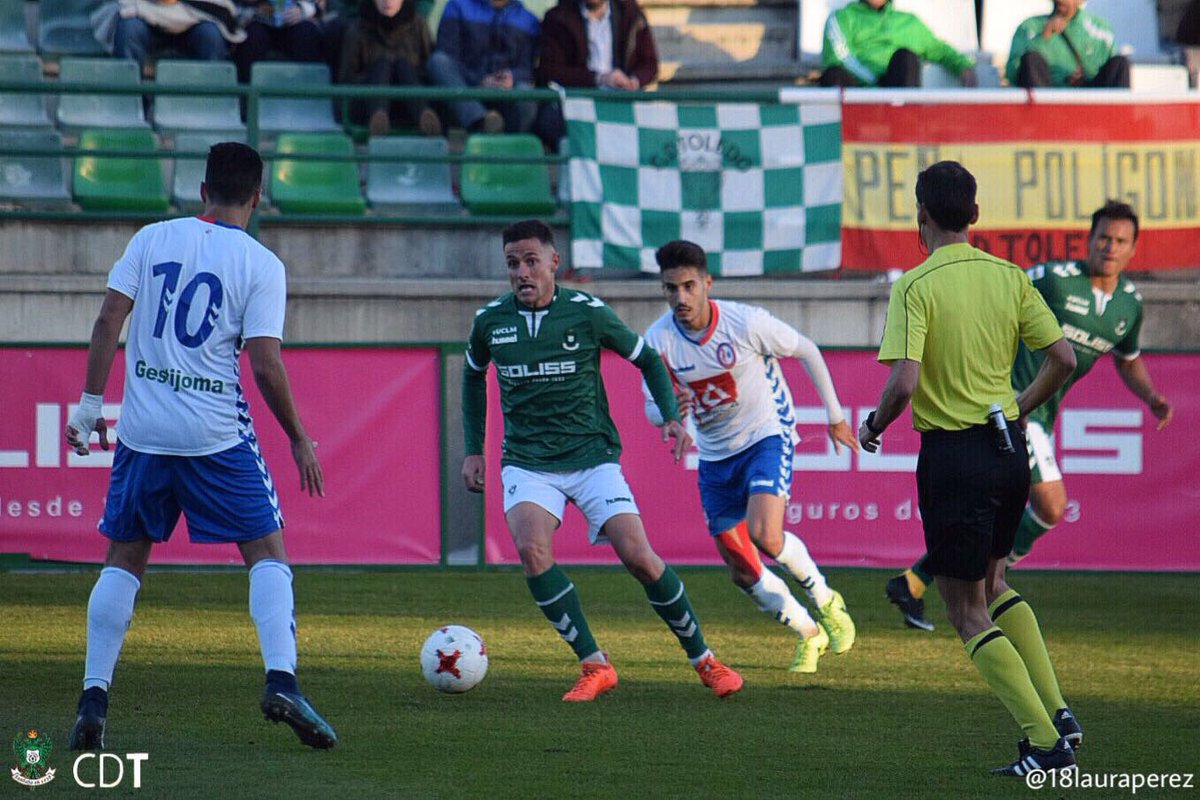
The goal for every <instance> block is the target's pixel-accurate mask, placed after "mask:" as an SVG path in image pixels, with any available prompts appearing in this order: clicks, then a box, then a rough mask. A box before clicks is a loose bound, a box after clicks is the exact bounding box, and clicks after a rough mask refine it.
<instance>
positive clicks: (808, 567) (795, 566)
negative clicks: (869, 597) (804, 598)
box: [775, 531, 833, 608]
mask: <svg viewBox="0 0 1200 800" xmlns="http://www.w3.org/2000/svg"><path fill="white" fill-rule="evenodd" d="M775 560H776V561H778V562H779V563H780V564H782V565H783V566H784V567H785V568H786V569H787V571H788V572H790V573H792V577H793V578H795V579H796V580H797V581H799V583H800V586H801V588H803V589H804V591H805V592H807V593H808V596H809V597H810V598H812V601H813V602H814V603H816V604H817V608H820V607H821V606H823V605H825V604H826V603H828V602H829V598H831V597H833V592H832V591H830V589H829V584H827V583H825V576H824V575H822V574H821V570H819V569H817V565H816V563H815V562H814V561H813V560H812V558H811V557H809V555H808V548H807V547H805V546H804V542H802V541H800V537H798V536H796V535H795V534H793V533H788V532H787V531H784V532H783V549H782V550H780V551H779V555H777V556H775Z"/></svg>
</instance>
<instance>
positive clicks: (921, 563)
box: [912, 553, 933, 586]
mask: <svg viewBox="0 0 1200 800" xmlns="http://www.w3.org/2000/svg"><path fill="white" fill-rule="evenodd" d="M928 565H929V553H924V554H923V555H922V556H921V557H920V558H918V559H917V563H915V564H913V565H912V571H913V575H916V576H917V577H918V578H920V579H921V582H922V583H924V584H925V585H926V586H929V585H930V584H932V583H933V576H932V575H930V574H929V570H928V569H927V567H928Z"/></svg>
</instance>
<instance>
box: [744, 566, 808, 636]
mask: <svg viewBox="0 0 1200 800" xmlns="http://www.w3.org/2000/svg"><path fill="white" fill-rule="evenodd" d="M742 591H744V592H745V593H746V594H748V595H750V599H751V600H753V601H754V604H755V605H757V606H758V608H759V610H760V611H764V612H766V613H768V614H770V615H771V616H773V617H775V619H776V620H778V621H779V622H782V623H783V624H784V625H787V626H788V627H789V628H791V629H792V630H793V631H795V632H796V633H798V634H800V635H801V636H803V637H805V638H808V637H809V636H814V635H816V633H817V623H816V622H813V618H812V617H810V616H809V615H808V611H807V610H806V609H805V608H804V606H802V605H800V601H799V600H797V599H796V598H795V597H793V596H792V593H791V592H790V591H788V587H787V584H786V583H784V582H783V579H782V578H780V577H779V576H778V575H776V574H775V573H774V572H772V571H771V570H769V569H764V570H763V571H762V575H761V576H759V579H758V583H756V584H754V585H753V586H749V587H747V588H745V589H743V590H742Z"/></svg>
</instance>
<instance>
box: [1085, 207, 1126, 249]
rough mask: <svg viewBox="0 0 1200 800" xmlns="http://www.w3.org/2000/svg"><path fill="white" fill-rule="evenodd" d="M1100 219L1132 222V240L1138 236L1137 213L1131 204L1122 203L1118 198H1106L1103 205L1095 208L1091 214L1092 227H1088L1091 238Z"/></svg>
mask: <svg viewBox="0 0 1200 800" xmlns="http://www.w3.org/2000/svg"><path fill="white" fill-rule="evenodd" d="M1102 219H1127V220H1129V221H1130V222H1132V223H1133V240H1134V241H1135V242H1136V241H1137V237H1138V215H1137V212H1136V211H1134V210H1133V206H1131V205H1129V203H1122V202H1121V201H1120V200H1106V201H1105V202H1104V205H1102V206H1100V207H1099V208H1097V209H1096V212H1095V213H1094V214H1092V227H1091V228H1089V229H1088V238H1089V239H1090V238H1092V234H1093V233H1095V232H1096V228H1098V227H1100V220H1102Z"/></svg>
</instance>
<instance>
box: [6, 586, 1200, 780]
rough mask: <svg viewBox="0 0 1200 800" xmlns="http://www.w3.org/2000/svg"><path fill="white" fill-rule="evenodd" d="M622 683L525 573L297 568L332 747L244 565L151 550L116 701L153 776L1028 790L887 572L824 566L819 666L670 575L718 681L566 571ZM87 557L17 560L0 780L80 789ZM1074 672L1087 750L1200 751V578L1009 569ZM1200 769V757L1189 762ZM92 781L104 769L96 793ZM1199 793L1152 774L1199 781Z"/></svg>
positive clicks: (993, 727) (954, 667) (115, 743)
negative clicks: (25, 778)
mask: <svg viewBox="0 0 1200 800" xmlns="http://www.w3.org/2000/svg"><path fill="white" fill-rule="evenodd" d="M568 573H569V574H570V575H571V577H572V578H573V580H574V581H575V583H576V585H577V586H578V588H579V590H580V592H581V595H582V598H583V602H584V609H585V611H586V612H587V614H588V617H589V621H590V622H591V625H592V628H593V631H594V633H595V634H596V637H597V640H598V641H599V642H600V644H601V646H603V647H605V648H606V649H607V650H608V651H609V652H610V653H611V656H612V659H613V662H614V663H615V665H616V666H617V669H618V671H619V673H620V678H621V684H620V686H619V687H618V688H617V689H616V690H615V691H614V692H612V693H611V694H610V695H608V696H605V697H603V698H601V699H600V700H599V701H597V702H596V703H592V704H565V703H562V702H560V700H559V697H560V696H561V695H562V693H563V692H564V691H565V690H566V689H567V688H568V687H569V686H570V685H571V683H572V682H573V680H574V678H575V677H576V674H577V668H576V666H575V663H574V659H573V658H572V655H571V652H570V650H569V649H568V648H567V647H566V645H564V644H563V643H562V642H561V641H560V640H559V639H558V637H557V636H555V635H554V633H553V631H552V630H551V628H550V626H549V625H548V624H547V623H546V621H545V619H544V618H542V616H541V615H540V614H539V613H538V611H537V609H536V608H535V607H534V605H533V603H532V602H531V600H530V599H529V596H528V594H527V592H526V589H525V585H524V581H523V580H522V579H521V576H520V574H519V573H517V572H514V571H508V570H494V571H455V570H420V569H409V570H403V569H401V570H367V571H336V570H315V569H313V570H309V569H299V570H297V573H296V582H295V585H296V595H297V620H298V630H299V634H298V635H299V642H300V681H301V686H302V687H303V688H304V689H305V690H306V692H307V693H308V694H309V695H310V697H311V698H312V699H313V702H314V703H315V704H316V706H317V707H318V708H319V709H320V710H321V711H322V713H324V714H325V715H326V716H327V717H328V718H329V720H330V721H331V722H332V723H333V724H334V726H335V727H336V728H337V729H338V732H339V734H340V736H341V743H340V744H339V746H338V747H337V748H336V749H334V750H331V751H326V752H317V751H312V750H309V749H308V748H305V747H303V746H301V745H300V744H299V742H298V741H297V740H296V738H295V737H294V736H293V734H292V733H291V731H290V730H288V729H287V728H285V727H283V726H281V725H272V724H270V723H267V722H265V721H263V719H262V717H261V715H260V714H259V712H258V698H259V693H260V691H261V683H262V675H261V661H260V660H259V655H258V645H257V640H256V639H255V636H254V628H253V625H252V623H251V621H250V619H249V615H248V612H247V609H246V590H247V580H246V577H245V574H244V573H234V572H229V573H224V572H177V571H159V572H151V573H150V574H149V575H148V576H147V579H146V581H145V582H144V585H143V589H142V591H141V594H140V596H139V598H138V607H137V612H136V614H135V616H134V621H133V626H132V628H131V629H130V632H129V636H128V639H127V640H126V645H125V650H124V653H123V654H122V658H121V662H120V664H119V665H118V667H117V674H116V681H115V685H114V687H113V692H112V705H111V707H110V710H109V726H108V737H107V738H108V745H109V749H110V750H111V751H113V752H115V753H119V754H123V753H126V752H147V753H149V760H148V761H147V762H146V763H145V765H144V766H143V775H142V779H143V788H142V789H141V790H138V791H134V790H132V789H130V788H129V780H128V779H127V780H126V782H125V788H124V789H114V790H109V791H107V792H105V793H104V794H105V796H109V797H146V798H152V797H153V798H290V797H297V798H301V797H302V798H309V797H315V798H320V799H321V800H334V799H335V798H377V797H378V798H488V797H498V798H548V799H550V798H553V799H555V800H557V799H559V798H620V799H621V800H637V799H639V798H654V800H661V799H662V798H689V799H690V800H695V799H696V798H755V800H757V799H758V798H807V797H813V798H818V797H819V798H885V797H886V798H889V800H890V799H891V798H906V797H920V798H926V797H928V798H975V797H987V798H991V797H996V798H1013V797H1017V798H1019V797H1027V796H1031V795H1032V796H1044V797H1062V796H1069V797H1097V798H1098V797H1116V796H1126V797H1128V796H1130V795H1129V793H1128V792H1127V791H1126V792H1121V791H1115V790H1108V791H1078V790H1077V791H1075V792H1061V791H1059V792H1051V791H1049V790H1047V791H1044V792H1042V793H1040V795H1035V794H1034V793H1033V792H1031V790H1029V789H1027V788H1026V787H1025V786H1024V784H1023V783H1022V782H1021V781H1019V780H1012V779H1009V780H1005V779H1000V778H993V777H991V776H990V775H988V774H987V769H988V768H989V767H992V766H996V765H999V764H1001V763H1005V762H1007V761H1009V760H1011V759H1012V758H1014V757H1015V755H1016V740H1017V738H1018V737H1019V731H1018V729H1017V728H1016V725H1015V724H1014V723H1013V722H1012V720H1011V719H1010V718H1009V716H1008V714H1007V713H1006V712H1005V711H1004V709H1003V707H1002V706H1001V705H1000V703H999V701H998V700H996V699H995V698H994V697H992V696H991V695H990V694H989V693H988V691H987V690H986V687H985V686H984V683H983V680H982V679H981V678H980V676H979V675H978V673H977V672H976V671H975V669H974V668H973V667H972V665H971V664H970V662H969V661H968V659H967V657H966V655H965V654H964V653H963V649H962V646H961V645H960V644H959V642H958V640H957V638H956V637H955V636H954V634H953V632H952V631H951V629H950V626H949V625H948V624H947V623H946V620H945V616H944V614H943V613H942V608H941V602H940V600H939V599H938V597H937V596H936V593H933V594H931V595H930V596H929V598H928V605H929V610H930V617H931V619H933V620H934V622H935V623H936V624H937V631H936V632H935V633H933V634H926V633H923V632H919V631H912V630H908V629H906V628H904V627H903V626H902V623H901V621H900V617H899V614H897V613H896V612H895V610H894V609H893V608H892V607H891V606H890V605H888V603H887V601H886V600H885V599H884V597H883V584H884V581H885V580H886V578H887V577H888V573H886V572H883V571H879V570H830V571H829V577H830V582H831V584H832V585H833V586H834V587H835V588H838V589H840V590H841V592H842V593H843V594H844V595H845V597H846V601H847V604H848V606H849V609H850V612H851V613H852V614H853V616H854V618H855V620H856V621H857V623H858V642H857V643H856V644H855V646H854V649H853V650H852V651H851V652H850V653H848V654H846V655H843V656H834V655H832V654H828V655H826V656H825V657H824V658H823V659H822V660H821V666H820V671H819V672H818V673H817V674H816V675H813V676H800V675H792V674H790V673H788V672H787V670H786V667H787V665H788V663H789V661H790V659H791V655H792V645H793V639H792V637H791V635H790V634H789V633H788V631H787V630H786V629H784V628H783V627H782V626H780V625H778V624H777V623H775V622H773V621H772V620H770V619H768V618H767V617H766V616H765V615H763V614H761V613H759V612H758V611H757V610H756V609H755V608H754V607H753V605H752V604H751V603H750V602H749V601H748V600H747V599H746V598H745V597H743V596H742V594H741V592H740V591H738V590H737V589H736V588H734V586H733V585H732V584H731V583H729V581H728V579H727V578H726V577H725V575H724V573H723V572H722V571H719V570H712V569H690V570H689V569H684V570H680V574H681V575H682V576H683V578H684V580H685V582H686V584H687V587H688V590H689V592H690V593H691V596H692V600H693V602H694V604H695V606H696V609H697V612H698V614H699V615H700V618H701V621H702V622H703V624H704V628H705V633H706V636H707V638H708V641H709V643H710V645H711V646H712V647H713V648H714V649H715V650H716V651H717V653H718V655H719V656H720V657H721V658H722V659H723V660H725V661H726V662H727V663H729V664H730V665H732V666H734V667H735V668H737V669H738V670H740V671H741V672H742V674H743V676H744V677H745V679H746V685H745V688H744V689H743V690H742V692H741V693H740V694H738V695H735V696H733V697H731V698H729V699H727V700H723V701H721V700H717V699H716V698H714V697H713V696H712V695H711V694H710V692H709V691H708V690H707V689H705V688H703V687H702V686H701V684H700V682H699V680H698V679H697V677H696V675H695V674H694V673H693V672H692V670H691V669H690V668H689V667H688V664H687V662H686V660H685V659H684V657H683V653H682V651H681V650H680V649H679V647H678V645H677V644H676V642H675V640H674V638H673V637H672V636H670V635H669V633H668V631H667V630H666V628H665V626H664V625H663V624H662V623H661V622H660V621H659V620H658V618H657V617H656V616H655V615H654V614H653V612H652V611H651V610H650V608H649V606H648V604H647V603H646V600H645V596H644V594H643V593H642V591H641V589H640V587H639V586H638V585H637V584H636V583H635V582H634V581H633V580H632V579H631V578H629V577H628V576H627V575H626V574H624V573H623V572H620V571H613V570H595V569H593V570H589V569H580V568H576V569H569V570H568ZM94 579H95V572H94V571H80V572H63V573H54V572H48V571H36V570H35V571H29V572H21V571H12V572H7V573H4V574H0V619H2V620H3V624H2V625H0V723H2V725H0V734H3V735H4V736H5V737H8V738H6V739H5V746H4V747H3V750H2V751H0V752H4V753H8V754H9V755H7V756H4V758H5V759H7V761H12V762H13V763H11V764H10V763H7V761H6V763H4V764H3V765H0V766H3V767H4V772H5V774H4V775H2V776H0V784H3V788H2V789H0V796H5V797H8V796H13V797H15V796H18V794H17V793H18V792H21V793H23V794H21V796H32V795H29V794H28V792H30V791H32V792H34V793H36V794H37V795H38V796H39V797H41V796H45V797H56V796H80V795H81V794H86V793H85V792H84V790H83V789H80V788H78V787H77V786H76V785H75V783H74V781H73V780H72V777H71V765H72V762H73V757H72V755H71V754H69V753H68V752H67V751H66V739H67V733H68V731H69V729H70V726H71V723H72V721H73V719H74V704H75V700H76V698H77V696H78V692H79V680H80V676H81V674H82V667H83V653H84V642H85V625H86V606H87V598H88V593H89V591H90V590H91V586H92V583H93V581H94ZM1013 584H1014V586H1015V587H1016V588H1018V590H1020V591H1021V592H1022V593H1023V594H1024V595H1025V597H1026V598H1027V599H1028V600H1029V601H1030V603H1031V604H1032V605H1033V607H1034V609H1035V610H1036V611H1037V612H1038V615H1039V618H1040V620H1041V623H1042V628H1043V631H1044V632H1045V633H1046V637H1047V640H1048V643H1049V647H1050V650H1051V654H1052V656H1053V657H1054V659H1055V662H1056V665H1057V667H1058V672H1059V677H1060V679H1061V682H1062V685H1063V690H1064V692H1065V694H1066V696H1067V699H1068V701H1069V702H1070V703H1071V705H1072V707H1073V709H1074V710H1075V712H1076V713H1077V715H1078V716H1079V718H1080V721H1081V722H1082V724H1083V726H1084V729H1085V731H1086V740H1085V745H1084V748H1083V749H1082V751H1081V754H1080V764H1081V769H1082V770H1084V771H1086V772H1092V773H1101V772H1142V773H1151V772H1154V773H1169V772H1184V773H1188V772H1191V773H1194V772H1197V771H1200V770H1198V769H1197V767H1198V766H1200V688H1198V684H1200V646H1198V644H1197V642H1200V638H1198V637H1197V633H1196V612H1197V599H1198V598H1200V576H1197V575H1182V574H1138V575H1135V574H1111V573H1049V572H1028V573H1025V572H1017V573H1014V576H1013ZM447 623H459V624H464V625H468V626H470V627H472V628H474V629H475V630H477V631H478V632H479V633H480V634H481V635H482V636H483V637H484V639H485V640H486V642H487V644H488V649H489V652H490V656H491V667H490V670H489V673H488V676H487V678H486V679H485V680H484V681H483V683H482V684H481V685H480V686H479V687H478V688H477V689H475V690H474V691H471V692H469V693H467V694H464V695H457V696H451V695H441V694H438V693H437V692H435V691H434V690H433V689H431V688H430V687H429V686H428V685H427V684H426V683H425V682H424V679H423V678H422V677H421V674H420V668H419V666H418V663H417V658H418V653H419V651H420V646H421V643H422V642H423V641H424V638H425V637H426V635H428V633H429V632H430V631H432V630H433V628H435V627H437V626H439V625H442V624H447ZM31 727H36V728H38V729H40V730H43V731H45V732H48V733H49V734H50V735H51V737H52V739H53V742H54V745H55V750H54V753H53V754H52V755H51V757H50V759H49V761H50V763H51V765H52V766H57V767H58V768H59V771H60V772H59V776H60V777H59V779H58V780H55V781H53V782H52V783H50V784H48V785H46V786H43V787H39V788H37V789H33V790H26V789H23V788H21V787H18V786H17V785H16V784H14V783H12V782H11V781H10V779H9V776H8V775H7V772H8V768H9V767H12V766H15V757H14V756H12V755H11V749H10V747H9V746H8V742H10V741H11V737H14V736H15V735H16V734H17V733H18V732H20V731H23V730H26V729H28V728H31ZM1193 780H1194V779H1193ZM93 793H94V792H93ZM1189 795H1190V793H1188V792H1187V791H1185V790H1176V791H1175V792H1155V791H1150V790H1145V789H1143V790H1142V791H1140V792H1138V794H1137V796H1138V797H1158V796H1163V797H1165V796H1189Z"/></svg>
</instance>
